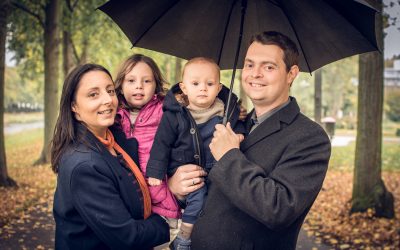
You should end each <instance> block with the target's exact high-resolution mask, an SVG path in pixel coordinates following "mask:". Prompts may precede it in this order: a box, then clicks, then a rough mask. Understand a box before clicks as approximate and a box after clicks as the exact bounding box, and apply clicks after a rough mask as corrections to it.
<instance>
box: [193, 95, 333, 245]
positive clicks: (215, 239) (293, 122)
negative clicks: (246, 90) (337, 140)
mask: <svg viewBox="0 0 400 250" xmlns="http://www.w3.org/2000/svg"><path fill="white" fill-rule="evenodd" d="M250 116H251V114H249V116H248V121H247V124H248V125H247V128H248V129H249V128H250V127H251V123H250V119H249V117H250ZM330 150H331V144H330V141H329V138H328V136H327V135H326V133H325V131H324V130H323V129H322V128H321V127H320V126H319V125H318V124H317V123H315V122H313V121H311V120H310V119H309V118H307V117H306V116H304V115H303V114H301V113H300V109H299V106H298V105H297V102H296V100H295V99H294V98H293V97H291V101H290V103H289V104H288V105H287V106H286V107H284V108H282V109H281V110H279V111H278V112H276V113H275V114H273V115H272V116H271V117H269V118H268V119H267V120H265V121H264V122H262V123H261V124H260V125H259V126H258V127H257V128H256V129H255V130H254V131H252V132H251V134H249V135H248V136H247V137H246V138H245V140H244V141H243V142H242V143H241V146H240V150H239V149H232V150H230V151H228V152H227V153H226V154H225V155H224V156H223V157H222V158H221V159H220V160H219V161H218V163H217V166H215V167H214V168H213V169H212V170H211V172H210V174H209V181H210V183H209V185H210V186H209V193H208V198H207V200H206V203H205V206H204V211H203V213H202V215H201V216H200V218H199V219H198V221H197V222H196V224H195V226H194V230H193V234H192V248H193V249H195V250H196V249H207V250H212V249H218V250H223V249H229V250H234V249H295V248H296V241H297V236H298V233H299V230H300V227H301V225H302V223H303V221H304V218H305V216H306V214H307V213H308V211H309V210H310V208H311V205H312V204H313V202H314V200H315V199H316V197H317V195H318V193H319V191H320V189H321V187H322V182H323V180H324V178H325V174H326V171H327V168H328V161H329V157H330Z"/></svg>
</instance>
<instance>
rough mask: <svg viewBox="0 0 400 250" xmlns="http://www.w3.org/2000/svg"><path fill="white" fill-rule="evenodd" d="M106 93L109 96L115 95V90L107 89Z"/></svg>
mask: <svg viewBox="0 0 400 250" xmlns="http://www.w3.org/2000/svg"><path fill="white" fill-rule="evenodd" d="M107 93H108V94H110V95H115V89H109V90H107Z"/></svg>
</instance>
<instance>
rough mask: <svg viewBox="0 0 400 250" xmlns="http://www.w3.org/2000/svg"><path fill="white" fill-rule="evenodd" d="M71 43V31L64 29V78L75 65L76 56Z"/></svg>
mask: <svg viewBox="0 0 400 250" xmlns="http://www.w3.org/2000/svg"><path fill="white" fill-rule="evenodd" d="M72 50H73V49H72V44H71V33H70V32H69V31H66V30H64V31H63V71H64V78H65V77H66V76H67V75H68V73H69V71H70V70H71V69H72V68H73V67H74V57H73V51H72Z"/></svg>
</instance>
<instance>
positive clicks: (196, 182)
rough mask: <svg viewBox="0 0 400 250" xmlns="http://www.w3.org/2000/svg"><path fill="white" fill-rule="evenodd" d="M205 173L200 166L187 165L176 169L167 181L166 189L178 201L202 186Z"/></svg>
mask: <svg viewBox="0 0 400 250" xmlns="http://www.w3.org/2000/svg"><path fill="white" fill-rule="evenodd" d="M206 175H207V173H206V171H204V170H203V168H201V167H200V166H197V165H194V164H187V165H182V166H180V167H178V169H177V170H176V172H175V174H174V175H173V176H171V177H170V178H169V179H168V187H169V189H170V190H171V192H172V193H173V194H174V195H175V196H176V198H178V199H179V200H183V199H184V196H186V195H187V194H189V193H191V192H193V191H196V190H197V189H199V188H201V187H202V186H203V185H204V178H203V176H206Z"/></svg>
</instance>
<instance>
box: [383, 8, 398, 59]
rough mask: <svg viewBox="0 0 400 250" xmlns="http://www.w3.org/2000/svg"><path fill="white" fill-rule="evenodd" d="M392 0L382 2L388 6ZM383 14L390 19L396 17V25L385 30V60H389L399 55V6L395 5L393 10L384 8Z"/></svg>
mask: <svg viewBox="0 0 400 250" xmlns="http://www.w3.org/2000/svg"><path fill="white" fill-rule="evenodd" d="M390 1H393V0H383V2H384V3H386V4H388V3H389V2H390ZM385 12H386V13H388V14H389V15H390V16H391V17H397V25H396V26H390V27H389V28H387V29H385V32H386V33H387V35H386V37H385V58H391V57H392V56H393V55H400V30H399V29H400V6H399V5H398V4H396V5H395V6H393V8H386V9H385Z"/></svg>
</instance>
